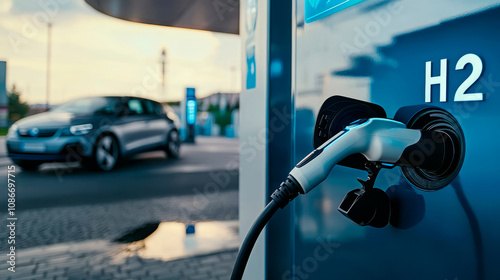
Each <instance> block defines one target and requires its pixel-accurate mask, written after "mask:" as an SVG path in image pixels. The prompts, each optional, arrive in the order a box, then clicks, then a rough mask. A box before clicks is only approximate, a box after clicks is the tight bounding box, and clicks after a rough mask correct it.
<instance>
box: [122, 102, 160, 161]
mask: <svg viewBox="0 0 500 280" xmlns="http://www.w3.org/2000/svg"><path fill="white" fill-rule="evenodd" d="M150 118H151V117H150V116H149V115H148V114H146V112H145V110H144V106H143V104H142V102H141V100H140V99H137V98H128V99H125V101H124V103H123V106H122V108H121V110H120V112H119V119H118V121H117V122H116V124H115V129H114V130H115V133H116V134H117V136H118V138H119V141H120V143H121V146H122V152H123V153H125V154H127V153H132V152H136V151H139V150H142V149H144V148H147V147H148V146H149V145H150V144H151V140H149V135H148V131H149V130H148V120H149V119H150Z"/></svg>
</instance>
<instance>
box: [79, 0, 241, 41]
mask: <svg viewBox="0 0 500 280" xmlns="http://www.w3.org/2000/svg"><path fill="white" fill-rule="evenodd" d="M85 1H86V2H87V3H88V4H89V5H90V6H92V7H93V8H94V9H96V10H98V11H99V12H101V13H104V14H106V15H109V16H112V17H116V18H120V19H123V20H128V21H133V22H140V23H148V24H156V25H163V26H173V27H180V28H189V29H198V30H207V31H214V32H222V33H230V34H238V33H239V10H240V9H239V5H240V4H239V0H85Z"/></svg>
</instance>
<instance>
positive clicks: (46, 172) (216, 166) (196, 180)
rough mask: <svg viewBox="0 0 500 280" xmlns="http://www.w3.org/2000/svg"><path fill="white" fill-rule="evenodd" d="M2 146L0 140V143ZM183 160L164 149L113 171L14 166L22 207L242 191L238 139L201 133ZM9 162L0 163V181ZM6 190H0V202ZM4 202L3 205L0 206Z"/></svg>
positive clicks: (69, 166) (73, 165)
mask: <svg viewBox="0 0 500 280" xmlns="http://www.w3.org/2000/svg"><path fill="white" fill-rule="evenodd" d="M0 145H1V143H0ZM181 150H182V151H181V158H180V159H169V158H166V156H165V153H164V152H162V151H155V152H149V153H144V154H139V155H137V156H135V157H132V158H128V159H124V160H123V161H121V162H120V164H119V166H117V167H116V169H115V170H113V171H111V172H96V171H89V170H87V169H85V168H82V167H80V166H79V164H78V163H69V164H66V163H58V164H44V165H42V167H41V169H40V170H39V171H37V172H23V171H22V170H20V169H17V170H16V173H15V175H16V186H17V195H18V197H19V199H18V203H17V208H18V210H19V211H21V210H22V211H24V210H28V209H35V208H52V207H59V206H75V205H90V204H93V205H95V204H104V203H113V202H119V201H130V200H137V199H146V198H158V197H166V196H179V195H193V194H197V193H204V192H205V189H209V191H212V190H213V187H214V185H215V187H216V189H217V190H218V191H227V190H237V189H238V157H239V156H238V154H239V142H238V140H237V139H227V138H220V137H213V138H208V137H204V138H203V137H199V138H198V139H197V144H196V145H188V144H185V145H183V146H182V148H181ZM6 177H7V166H0V182H1V181H3V180H4V178H5V181H6ZM6 200H7V193H6V192H3V191H2V192H0V203H4V201H6ZM0 205H1V204H0Z"/></svg>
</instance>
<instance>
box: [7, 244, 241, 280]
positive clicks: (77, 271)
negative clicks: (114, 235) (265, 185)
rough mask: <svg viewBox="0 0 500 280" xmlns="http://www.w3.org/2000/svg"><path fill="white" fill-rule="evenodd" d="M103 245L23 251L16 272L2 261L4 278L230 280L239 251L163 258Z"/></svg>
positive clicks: (57, 279) (53, 247)
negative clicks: (126, 252)
mask: <svg viewBox="0 0 500 280" xmlns="http://www.w3.org/2000/svg"><path fill="white" fill-rule="evenodd" d="M102 247H108V246H107V244H106V243H105V242H94V243H82V244H76V245H72V246H68V245H61V246H52V247H48V248H43V249H35V250H28V251H21V252H19V254H18V255H19V256H18V258H19V259H20V260H19V261H18V263H17V266H16V272H15V273H12V272H9V271H7V268H8V264H7V263H5V262H2V263H1V264H0V279H6V280H11V279H12V280H29V279H33V280H38V279H51V280H62V279H68V280H80V279H82V280H84V279H85V280H88V279H96V280H107V279H109V280H114V279H127V280H128V279H130V280H132V279H133V280H149V279H151V280H153V279H158V280H160V279H164V280H174V279H176V280H179V279H185V280H197V279H203V280H219V279H224V280H227V279H229V278H230V275H231V271H232V266H233V264H234V260H235V259H236V254H237V251H236V250H228V251H223V252H217V253H215V254H208V255H201V256H196V257H191V258H186V259H179V260H174V261H169V262H162V261H160V260H154V259H143V258H140V257H138V256H135V255H134V256H123V254H124V253H123V252H120V250H121V249H120V246H119V245H116V246H115V247H114V248H113V249H112V250H111V251H103V250H102V249H101V248H102ZM113 251H114V252H113ZM117 252H120V253H121V254H122V255H120V253H117Z"/></svg>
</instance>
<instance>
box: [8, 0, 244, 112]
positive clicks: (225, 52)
mask: <svg viewBox="0 0 500 280" xmlns="http://www.w3.org/2000/svg"><path fill="white" fill-rule="evenodd" d="M47 2H52V3H58V4H57V6H56V8H52V9H47V8H44V7H43V4H42V3H47ZM47 19H49V20H50V21H51V22H52V24H53V27H52V66H51V69H52V70H51V76H52V77H51V89H50V103H51V104H57V103H60V102H62V101H65V100H69V99H72V98H75V97H81V96H90V95H103V94H113V95H114V94H121V95H138V96H144V97H148V98H152V99H156V100H161V101H163V100H179V99H180V98H181V97H182V95H183V94H184V92H185V88H186V87H196V90H197V95H198V96H200V97H202V96H206V95H209V94H211V93H215V92H237V91H239V90H240V73H239V71H240V58H239V57H240V38H239V37H238V36H236V35H229V34H218V33H212V32H206V31H195V30H187V29H179V28H171V27H162V26H154V25H146V24H139V23H132V22H127V21H123V20H119V19H115V18H112V17H109V16H106V15H104V14H101V13H99V12H97V11H95V10H94V9H93V8H91V7H90V6H88V5H87V4H86V3H85V2H84V1H83V0H22V1H18V0H16V1H14V0H0V38H1V40H0V60H5V61H7V88H8V89H10V88H11V87H12V85H13V84H15V85H16V86H17V88H18V89H20V90H21V92H22V98H23V99H24V100H26V101H28V102H29V103H45V100H46V67H47V23H46V22H47ZM163 48H165V49H166V50H167V68H166V71H167V78H166V90H165V92H163V89H162V86H161V74H160V73H161V70H160V55H161V50H162V49H163Z"/></svg>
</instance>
